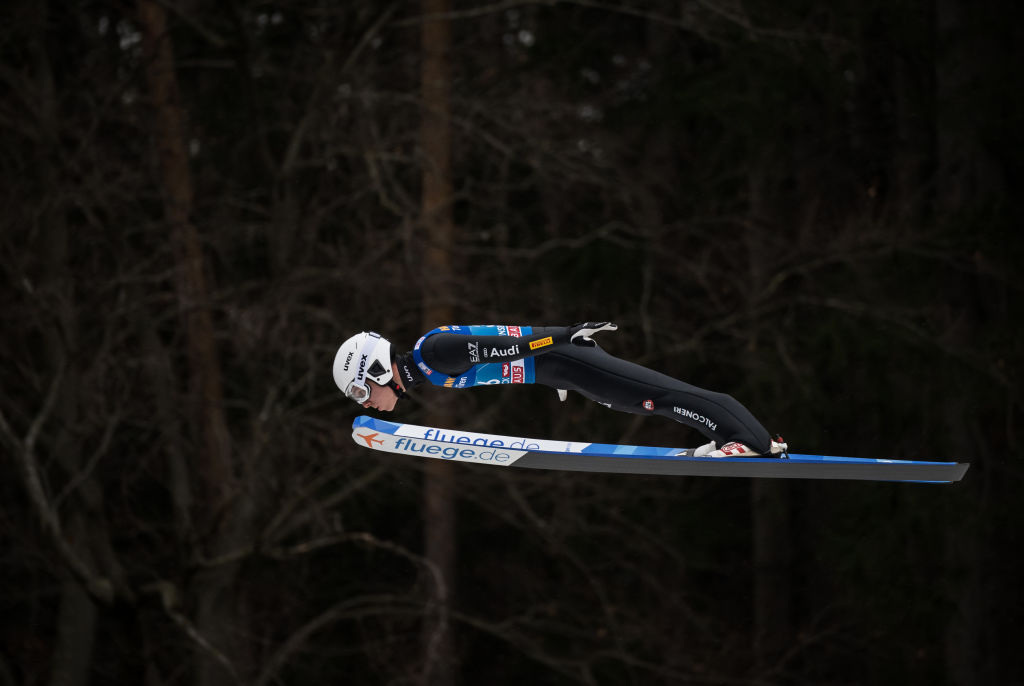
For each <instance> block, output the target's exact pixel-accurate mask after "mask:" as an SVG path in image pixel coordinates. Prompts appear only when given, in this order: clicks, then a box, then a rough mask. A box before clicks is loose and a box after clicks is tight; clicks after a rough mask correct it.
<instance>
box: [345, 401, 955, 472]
mask: <svg viewBox="0 0 1024 686" xmlns="http://www.w3.org/2000/svg"><path fill="white" fill-rule="evenodd" d="M352 440H353V441H355V442H356V444H357V445H360V446H362V447H364V448H371V449H373V450H380V451H384V452H390V453H398V454H402V455H413V456H417V457H430V458H435V459H442V460H451V461H455V462H468V463H472V464H483V465H492V466H499V467H510V466H513V465H514V466H516V467H526V468H529V469H557V470H567V471H579V472H608V473H619V474H661V475H672V476H728V477H754V478H775V479H855V480H866V481H906V482H915V483H952V482H955V481H959V480H960V479H961V478H963V476H964V474H965V473H966V472H967V468H968V467H969V466H970V465H968V464H967V463H964V462H922V461H910V460H886V459H870V458H863V457H833V456H829V455H799V454H793V453H790V455H789V457H788V458H778V457H724V458H723V457H693V456H692V449H683V448H656V447H652V446H640V445H616V444H607V443H582V442H567V441H554V440H549V439H540V438H523V437H516V436H500V435H496V434H485V433H475V432H471V431H456V430H453V429H438V428H435V427H428V426H418V425H416V424H402V423H397V422H389V421H385V420H383V419H376V418H374V417H369V416H366V415H360V416H358V417H356V418H355V420H354V421H353V422H352Z"/></svg>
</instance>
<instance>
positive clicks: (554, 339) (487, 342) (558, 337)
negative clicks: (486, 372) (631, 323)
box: [420, 322, 615, 376]
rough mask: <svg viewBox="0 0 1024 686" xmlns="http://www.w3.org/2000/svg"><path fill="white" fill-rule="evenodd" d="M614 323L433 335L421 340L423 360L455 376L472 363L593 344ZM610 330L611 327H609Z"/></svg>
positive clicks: (507, 359)
mask: <svg viewBox="0 0 1024 686" xmlns="http://www.w3.org/2000/svg"><path fill="white" fill-rule="evenodd" d="M614 326H615V325H614V324H608V323H607V322H596V323H595V322H587V323H586V324H576V325H574V326H566V327H545V328H544V329H543V330H542V331H541V332H540V333H534V334H530V335H529V336H474V335H466V334H455V333H443V332H441V333H436V334H434V335H432V336H428V337H427V339H426V340H425V341H423V347H422V348H421V349H420V353H421V354H422V355H423V361H424V362H426V363H427V364H428V365H429V366H430V367H431V368H433V369H436V370H437V371H439V372H442V373H443V374H448V375H449V376H456V375H458V374H461V373H463V372H464V371H466V370H467V369H469V368H470V367H471V366H472V365H474V364H480V363H484V362H507V361H511V360H521V359H523V358H526V357H533V356H535V355H543V354H544V353H548V352H551V351H553V350H558V349H559V348H562V347H565V346H567V345H583V346H592V345H595V343H594V341H593V340H592V339H591V338H590V335H591V334H593V333H595V332H597V331H602V330H614ZM609 327H611V328H609Z"/></svg>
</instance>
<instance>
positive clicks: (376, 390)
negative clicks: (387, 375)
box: [363, 379, 398, 412]
mask: <svg viewBox="0 0 1024 686" xmlns="http://www.w3.org/2000/svg"><path fill="white" fill-rule="evenodd" d="M366 385H367V386H369V387H370V399H369V400H367V401H366V402H365V403H363V407H365V408H367V409H369V408H371V407H372V408H373V409H375V410H380V411H381V412H390V411H391V410H393V409H395V403H397V402H398V396H397V395H395V392H394V391H393V390H391V389H390V388H388V387H387V386H381V385H380V384H377V383H374V382H372V381H370V380H369V379H367V380H366Z"/></svg>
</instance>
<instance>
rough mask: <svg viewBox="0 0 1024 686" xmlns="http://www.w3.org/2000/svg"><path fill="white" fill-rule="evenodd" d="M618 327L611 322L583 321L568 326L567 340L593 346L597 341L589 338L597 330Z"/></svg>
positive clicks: (587, 346) (576, 343) (611, 329)
mask: <svg viewBox="0 0 1024 686" xmlns="http://www.w3.org/2000/svg"><path fill="white" fill-rule="evenodd" d="M618 328H619V327H618V326H616V325H615V324H612V323H611V322H584V323H583V324H574V325H573V326H570V327H569V342H570V343H572V344H573V345H579V346H583V347H584V348H593V347H594V346H595V345H597V343H595V342H594V339H592V338H591V336H593V335H594V334H595V333H597V332H598V331H615V330H616V329H618Z"/></svg>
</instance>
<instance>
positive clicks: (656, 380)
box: [535, 347, 771, 453]
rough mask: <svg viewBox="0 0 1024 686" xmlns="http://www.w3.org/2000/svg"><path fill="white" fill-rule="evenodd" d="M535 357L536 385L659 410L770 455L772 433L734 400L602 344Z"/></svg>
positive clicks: (618, 406)
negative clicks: (619, 354) (607, 349)
mask: <svg viewBox="0 0 1024 686" xmlns="http://www.w3.org/2000/svg"><path fill="white" fill-rule="evenodd" d="M535 359H536V367H535V369H536V380H537V383H539V384H543V385H545V386H551V387H553V388H564V389H567V390H573V391H576V392H578V393H580V394H582V395H584V396H586V397H588V398H590V399H591V400H594V401H596V402H599V403H601V404H603V405H606V406H608V407H610V408H612V409H613V410H619V411H621V412H632V413H635V414H658V415H662V416H664V417H668V418H670V419H674V420H676V421H678V422H681V423H682V424H686V425H687V426H691V427H693V428H695V429H697V430H698V431H700V432H701V433H703V434H704V435H705V436H708V437H709V438H711V439H713V440H715V441H716V442H718V445H723V444H725V443H729V442H732V441H738V442H740V443H743V444H745V445H747V446H749V447H750V448H751V449H753V450H755V451H757V452H760V453H768V451H769V450H770V448H771V437H770V436H769V434H768V432H767V431H766V430H765V428H764V427H763V426H761V423H760V422H758V421H757V419H755V418H754V415H752V414H751V413H750V411H749V410H747V408H745V407H744V406H743V405H742V404H740V403H739V402H738V401H737V400H736V399H735V398H733V397H732V396H730V395H726V394H725V393H716V392H714V391H708V390H705V389H703V388H698V387H697V386H693V385H691V384H688V383H684V382H682V381H679V380H678V379H674V378H672V377H671V376H668V375H666V374H661V373H659V372H656V371H654V370H651V369H648V368H646V367H643V366H641V365H638V364H634V363H633V362H627V361H626V360H622V359H619V358H617V357H614V356H612V355H609V354H608V353H606V352H605V351H604V350H602V349H601V348H600V347H594V348H582V347H581V348H569V349H563V350H559V351H557V352H551V353H548V354H546V355H540V356H538V357H537V358H535Z"/></svg>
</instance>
